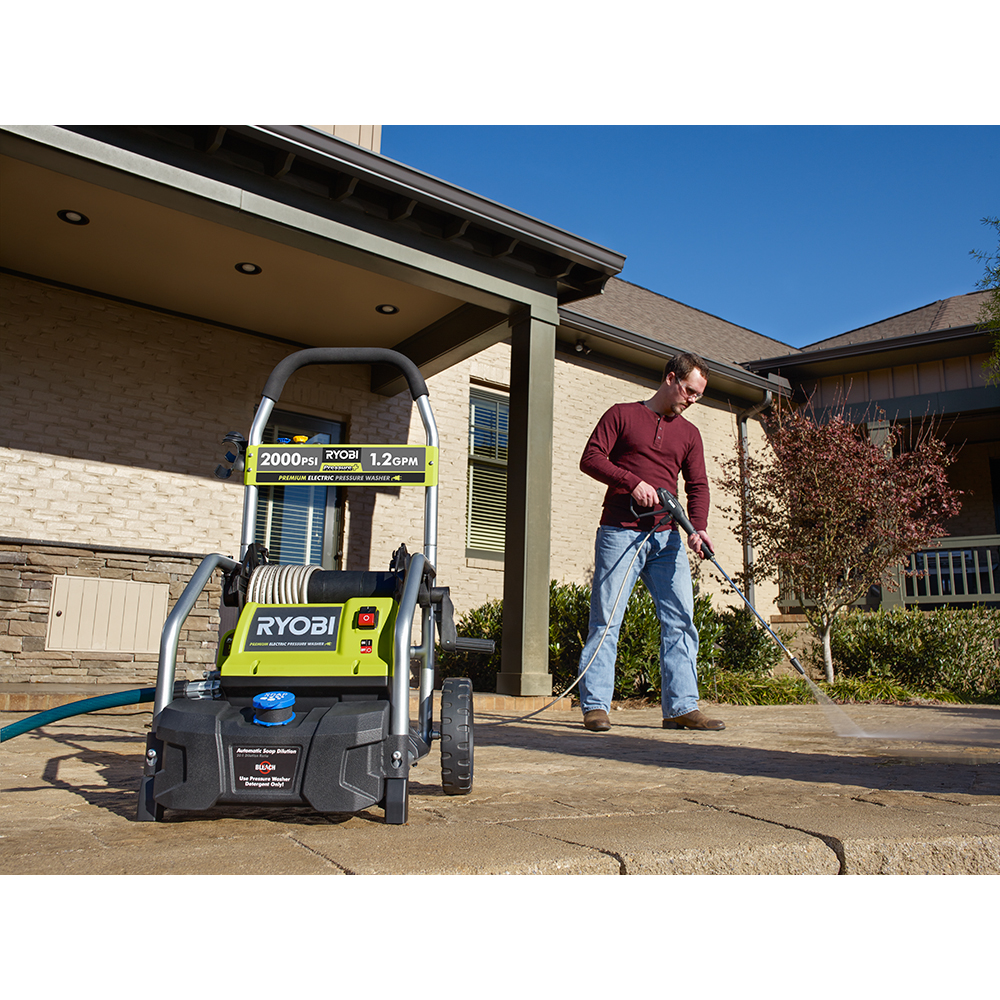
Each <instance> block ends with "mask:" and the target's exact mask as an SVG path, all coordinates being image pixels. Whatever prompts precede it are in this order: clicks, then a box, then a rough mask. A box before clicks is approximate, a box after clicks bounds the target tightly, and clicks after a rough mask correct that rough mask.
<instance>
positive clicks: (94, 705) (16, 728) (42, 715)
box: [0, 687, 156, 743]
mask: <svg viewBox="0 0 1000 1000" xmlns="http://www.w3.org/2000/svg"><path fill="white" fill-rule="evenodd" d="M155 696H156V688H155V687H151V688H136V690H134V691H115V692H114V693H113V694H102V695H99V696H98V697H96V698H85V699H84V700H83V701H74V702H72V703H70V704H69V705H59V706H58V707H57V708H50V709H49V710H48V711H46V712H39V713H38V714H37V715H30V716H28V718H27V719H22V720H21V721H20V722H12V723H11V724H10V725H9V726H4V727H3V729H0V743H5V742H6V741H7V740H12V739H13V738H14V737H15V736H20V735H21V734H22V733H27V732H29V731H30V730H32V729H38V728H39V727H41V726H47V725H48V724H49V723H50V722H58V721H59V720H60V719H68V718H70V717H71V716H73V715H86V713H87V712H99V711H100V710H101V709H102V708H119V707H120V706H122V705H138V704H141V703H142V702H144V701H152V700H153V698H154V697H155Z"/></svg>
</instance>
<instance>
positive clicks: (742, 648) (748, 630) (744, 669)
mask: <svg viewBox="0 0 1000 1000" xmlns="http://www.w3.org/2000/svg"><path fill="white" fill-rule="evenodd" d="M719 621H720V623H721V625H722V631H721V635H720V637H719V646H721V647H722V649H721V653H720V655H719V658H718V665H719V666H720V667H722V668H723V669H725V670H732V671H735V672H736V673H746V674H755V675H757V676H759V677H762V676H764V675H766V674H769V673H770V672H771V671H772V670H773V669H774V668H775V667H776V666H777V665H778V664H779V663H780V662H781V658H782V656H784V653H782V651H781V647H780V646H779V645H778V644H777V643H776V642H775V641H774V639H772V638H771V636H769V635H768V634H767V631H766V630H765V629H763V628H762V627H761V626H760V625H758V624H757V619H756V618H755V617H754V616H753V614H751V612H750V609H749V608H746V607H743V608H736V609H729V610H727V611H723V612H722V614H720V615H719Z"/></svg>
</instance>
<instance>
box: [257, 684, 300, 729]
mask: <svg viewBox="0 0 1000 1000" xmlns="http://www.w3.org/2000/svg"><path fill="white" fill-rule="evenodd" d="M253 707H254V717H253V721H254V722H255V723H256V724H257V725H258V726H287V725H288V723H289V722H291V721H292V719H294V718H295V712H294V711H292V709H293V708H294V707H295V695H294V694H292V692H291V691H261V693H260V694H255V695H254V696H253Z"/></svg>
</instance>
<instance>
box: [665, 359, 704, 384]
mask: <svg viewBox="0 0 1000 1000" xmlns="http://www.w3.org/2000/svg"><path fill="white" fill-rule="evenodd" d="M695 370H697V371H700V372H701V373H702V375H704V376H705V378H706V379H707V378H708V376H709V369H708V365H707V364H706V363H705V361H704V360H703V359H702V358H699V357H698V355H697V354H690V353H684V354H675V355H674V356H673V357H672V358H671V359H670V360H669V361H668V362H667V363H666V364H665V365H664V366H663V381H664V382H666V380H667V376H668V375H669V374H670V373H671V372H673V373H674V374H675V375H676V376H677V381H678V382H680V380H681V379H684V378H687V377H688V375H690V374H691V372H693V371H695Z"/></svg>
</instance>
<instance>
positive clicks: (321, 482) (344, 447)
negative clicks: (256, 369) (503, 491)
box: [244, 444, 438, 486]
mask: <svg viewBox="0 0 1000 1000" xmlns="http://www.w3.org/2000/svg"><path fill="white" fill-rule="evenodd" d="M437 481H438V450H437V448H431V447H428V446H427V445H411V444H256V445H251V446H250V447H249V448H247V456H246V473H245V476H244V482H245V484H246V485H247V486H364V485H381V484H389V485H392V484H397V483H398V484H400V485H410V486H436V485H437Z"/></svg>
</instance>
